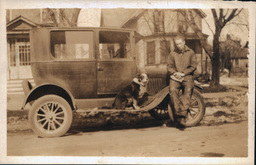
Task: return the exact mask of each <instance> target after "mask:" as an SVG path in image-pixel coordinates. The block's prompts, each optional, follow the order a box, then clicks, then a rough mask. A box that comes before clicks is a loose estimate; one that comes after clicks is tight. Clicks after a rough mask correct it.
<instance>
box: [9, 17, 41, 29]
mask: <svg viewBox="0 0 256 165" xmlns="http://www.w3.org/2000/svg"><path fill="white" fill-rule="evenodd" d="M17 22H25V23H26V24H28V25H30V26H32V27H36V26H38V25H37V24H36V23H34V22H33V21H31V20H29V19H27V18H25V17H23V16H21V15H20V16H18V17H16V18H14V19H13V20H11V21H9V22H8V23H7V25H6V27H7V29H8V27H11V26H12V25H14V24H15V23H17Z"/></svg>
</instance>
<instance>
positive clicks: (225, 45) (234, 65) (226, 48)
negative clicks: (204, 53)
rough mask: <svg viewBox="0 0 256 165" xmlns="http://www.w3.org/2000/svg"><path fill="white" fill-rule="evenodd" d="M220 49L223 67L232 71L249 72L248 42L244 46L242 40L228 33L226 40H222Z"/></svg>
mask: <svg viewBox="0 0 256 165" xmlns="http://www.w3.org/2000/svg"><path fill="white" fill-rule="evenodd" d="M220 49H221V50H220V54H221V62H222V68H228V69H230V71H231V72H232V73H245V72H247V70H248V54H249V50H248V42H247V43H246V44H245V46H242V45H241V42H240V40H238V39H233V38H232V37H231V36H230V35H229V34H227V36H226V40H225V41H222V42H220Z"/></svg>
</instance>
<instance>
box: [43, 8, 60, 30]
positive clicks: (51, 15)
mask: <svg viewBox="0 0 256 165" xmlns="http://www.w3.org/2000/svg"><path fill="white" fill-rule="evenodd" d="M46 10H47V12H48V13H49V14H50V17H51V20H52V21H53V23H54V25H55V26H56V27H58V26H59V23H58V21H57V19H56V15H55V13H54V11H53V10H52V9H49V8H46Z"/></svg>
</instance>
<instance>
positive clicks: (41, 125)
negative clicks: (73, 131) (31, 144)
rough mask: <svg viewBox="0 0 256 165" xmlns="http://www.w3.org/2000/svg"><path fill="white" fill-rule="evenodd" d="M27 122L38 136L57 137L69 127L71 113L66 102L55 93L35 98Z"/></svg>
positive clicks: (71, 118) (71, 117)
mask: <svg viewBox="0 0 256 165" xmlns="http://www.w3.org/2000/svg"><path fill="white" fill-rule="evenodd" d="M28 119H29V123H30V125H31V127H32V130H33V131H34V132H35V133H36V134H37V135H38V136H40V137H58V136H62V135H64V134H65V133H66V132H67V131H68V130H69V128H70V126H71V124H72V120H73V113H72V110H71V107H70V105H69V104H68V102H67V101H66V100H65V99H63V98H62V97H60V96H57V95H45V96H43V97H41V98H39V99H37V100H36V101H35V102H34V104H33V105H32V107H31V110H30V111H29V118H28Z"/></svg>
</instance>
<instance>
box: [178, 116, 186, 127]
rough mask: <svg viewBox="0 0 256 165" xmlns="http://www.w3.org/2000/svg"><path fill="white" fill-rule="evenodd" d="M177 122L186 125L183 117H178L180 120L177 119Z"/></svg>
mask: <svg viewBox="0 0 256 165" xmlns="http://www.w3.org/2000/svg"><path fill="white" fill-rule="evenodd" d="M179 124H180V125H182V126H184V127H185V125H186V119H185V118H184V117H181V118H180V121H179Z"/></svg>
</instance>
